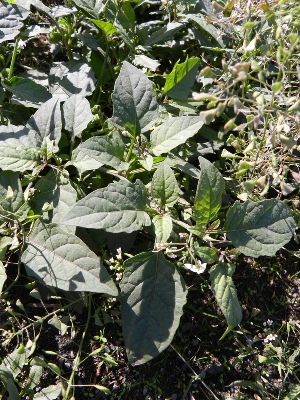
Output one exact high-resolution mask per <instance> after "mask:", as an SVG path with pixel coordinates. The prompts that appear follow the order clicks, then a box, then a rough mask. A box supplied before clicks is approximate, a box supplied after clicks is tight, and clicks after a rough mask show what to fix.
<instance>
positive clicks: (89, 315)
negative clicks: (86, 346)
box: [63, 293, 92, 400]
mask: <svg viewBox="0 0 300 400" xmlns="http://www.w3.org/2000/svg"><path fill="white" fill-rule="evenodd" d="M88 297H89V303H88V316H87V320H86V324H85V327H84V331H83V333H82V336H81V339H80V343H79V347H78V351H77V354H76V357H75V360H74V364H73V369H72V373H71V376H70V378H69V380H68V387H67V389H66V391H65V393H64V397H63V400H68V398H69V394H70V391H71V389H72V386H73V384H72V383H73V381H74V376H75V372H76V371H77V368H78V367H79V365H80V355H81V352H82V347H83V342H84V339H85V336H86V333H87V331H88V328H89V325H90V319H91V310H92V294H91V293H89V294H88Z"/></svg>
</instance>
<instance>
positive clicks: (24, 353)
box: [0, 344, 31, 378]
mask: <svg viewBox="0 0 300 400" xmlns="http://www.w3.org/2000/svg"><path fill="white" fill-rule="evenodd" d="M30 354H31V350H30V349H29V348H26V347H25V346H24V345H23V344H21V345H20V346H19V347H17V348H15V350H14V351H13V352H12V353H10V354H8V355H7V356H6V357H5V358H4V359H3V361H2V363H1V365H0V370H2V369H3V368H4V369H7V370H8V371H9V372H11V374H12V376H13V377H14V378H16V377H17V376H18V375H19V374H20V373H21V371H22V368H23V366H24V364H25V362H26V361H27V358H28V357H29V356H30Z"/></svg>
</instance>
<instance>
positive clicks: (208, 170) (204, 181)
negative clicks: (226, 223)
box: [193, 157, 225, 226]
mask: <svg viewBox="0 0 300 400" xmlns="http://www.w3.org/2000/svg"><path fill="white" fill-rule="evenodd" d="M199 163H200V166H201V173H200V178H199V181H198V185H197V190H196V196H195V202H194V207H193V211H194V214H193V218H194V220H195V221H196V224H197V225H200V226H205V225H206V224H208V222H210V221H212V220H214V219H215V218H217V215H218V211H219V209H220V207H221V204H222V194H223V191H224V190H225V182H224V179H223V176H222V174H221V173H220V172H219V171H218V169H217V168H216V167H215V166H214V165H213V164H212V163H211V162H209V161H207V160H206V159H205V158H203V157H199Z"/></svg>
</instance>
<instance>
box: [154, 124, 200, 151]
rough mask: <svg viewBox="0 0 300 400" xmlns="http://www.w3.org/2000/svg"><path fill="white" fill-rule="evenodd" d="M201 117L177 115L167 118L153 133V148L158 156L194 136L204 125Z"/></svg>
mask: <svg viewBox="0 0 300 400" xmlns="http://www.w3.org/2000/svg"><path fill="white" fill-rule="evenodd" d="M203 124H204V122H203V120H202V118H200V117H176V118H170V119H167V120H166V121H165V122H163V123H162V124H161V125H159V126H158V127H157V128H155V129H154V130H153V132H152V133H151V137H150V141H151V145H152V147H151V150H152V151H153V153H154V154H155V155H156V156H159V155H161V154H163V153H168V152H169V151H170V150H173V149H175V147H177V146H179V145H180V144H183V143H185V142H186V141H187V140H188V139H189V138H191V137H192V136H194V135H195V134H196V133H197V132H198V131H199V129H200V128H201V127H202V126H203Z"/></svg>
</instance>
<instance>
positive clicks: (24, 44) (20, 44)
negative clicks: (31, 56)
mask: <svg viewBox="0 0 300 400" xmlns="http://www.w3.org/2000/svg"><path fill="white" fill-rule="evenodd" d="M25 46H26V42H24V40H22V39H20V40H19V41H18V47H19V49H24V47H25Z"/></svg>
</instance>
